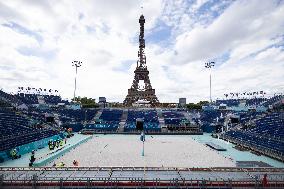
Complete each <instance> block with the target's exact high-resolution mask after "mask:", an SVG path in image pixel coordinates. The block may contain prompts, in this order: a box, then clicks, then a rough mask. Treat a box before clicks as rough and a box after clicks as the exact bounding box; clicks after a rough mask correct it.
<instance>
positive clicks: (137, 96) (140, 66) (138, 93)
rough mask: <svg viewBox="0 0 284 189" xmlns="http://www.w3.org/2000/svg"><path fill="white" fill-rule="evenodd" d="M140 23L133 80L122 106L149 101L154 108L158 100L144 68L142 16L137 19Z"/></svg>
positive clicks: (143, 22)
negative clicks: (142, 82)
mask: <svg viewBox="0 0 284 189" xmlns="http://www.w3.org/2000/svg"><path fill="white" fill-rule="evenodd" d="M139 23H140V35H139V51H138V60H137V66H136V69H135V71H134V74H135V76H134V80H133V83H132V85H131V88H130V89H128V94H127V96H126V98H125V100H124V102H123V103H124V105H126V106H131V105H132V103H134V102H136V101H137V100H145V101H149V103H150V104H151V105H152V106H156V105H157V104H158V103H159V100H158V98H157V97H156V95H155V89H153V88H152V85H151V82H150V78H149V71H148V69H147V66H146V56H145V39H144V24H145V19H144V16H143V15H141V16H140V18H139ZM141 80H142V81H144V86H143V87H140V86H139V81H141Z"/></svg>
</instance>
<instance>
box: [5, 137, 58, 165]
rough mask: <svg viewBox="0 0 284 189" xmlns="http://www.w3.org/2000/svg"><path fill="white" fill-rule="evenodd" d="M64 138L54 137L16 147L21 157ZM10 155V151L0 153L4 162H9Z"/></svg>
mask: <svg viewBox="0 0 284 189" xmlns="http://www.w3.org/2000/svg"><path fill="white" fill-rule="evenodd" d="M62 136H63V135H62V134H59V135H54V136H51V137H48V138H44V139H41V140H39V141H35V142H31V143H28V144H24V145H22V146H18V147H16V149H17V150H18V154H19V155H24V154H26V153H30V152H31V151H33V150H37V149H39V148H42V147H45V146H47V144H48V141H49V140H51V139H52V140H57V139H61V138H62ZM9 154H10V151H5V152H0V157H2V158H3V159H4V160H7V159H9Z"/></svg>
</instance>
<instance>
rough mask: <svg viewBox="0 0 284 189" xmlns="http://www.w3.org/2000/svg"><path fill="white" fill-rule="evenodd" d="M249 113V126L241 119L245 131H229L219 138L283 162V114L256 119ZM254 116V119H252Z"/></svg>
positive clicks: (271, 114)
mask: <svg viewBox="0 0 284 189" xmlns="http://www.w3.org/2000/svg"><path fill="white" fill-rule="evenodd" d="M256 115H259V114H257V113H249V115H248V116H247V117H249V120H248V119H246V120H247V121H250V123H249V124H246V123H247V122H246V121H245V120H244V119H243V118H241V124H243V125H246V127H245V129H240V128H238V129H231V130H229V131H228V132H226V133H224V134H223V135H222V136H221V137H222V138H223V139H225V140H229V141H231V142H234V143H236V144H238V145H240V146H243V147H246V148H249V149H251V150H254V151H256V152H259V153H262V154H265V155H267V156H270V157H273V158H276V159H278V160H280V161H284V130H283V127H284V113H283V112H273V113H268V114H267V115H265V114H264V116H261V117H257V116H256ZM254 116H255V117H254Z"/></svg>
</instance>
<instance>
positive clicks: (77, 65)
mask: <svg viewBox="0 0 284 189" xmlns="http://www.w3.org/2000/svg"><path fill="white" fill-rule="evenodd" d="M72 66H75V70H76V74H75V89H74V99H73V100H74V101H75V97H76V88H77V69H78V68H79V67H81V66H82V62H81V61H77V60H74V61H73V62H72Z"/></svg>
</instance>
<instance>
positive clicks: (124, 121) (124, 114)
mask: <svg viewBox="0 0 284 189" xmlns="http://www.w3.org/2000/svg"><path fill="white" fill-rule="evenodd" d="M127 116H128V110H123V114H122V117H121V121H120V122H119V127H118V129H117V131H118V132H123V131H124V126H125V123H126V119H127Z"/></svg>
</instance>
